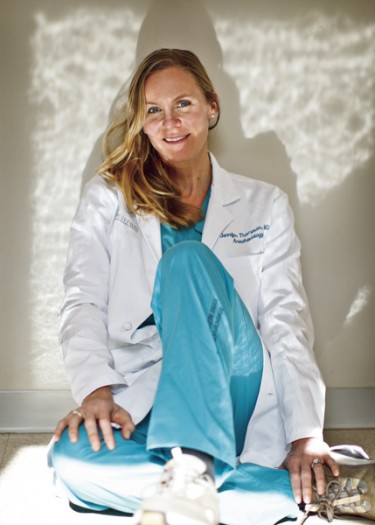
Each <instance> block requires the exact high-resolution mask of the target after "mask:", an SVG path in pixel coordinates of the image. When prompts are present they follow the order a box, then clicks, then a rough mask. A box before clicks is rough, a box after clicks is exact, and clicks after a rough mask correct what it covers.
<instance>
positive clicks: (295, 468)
mask: <svg viewBox="0 0 375 525" xmlns="http://www.w3.org/2000/svg"><path fill="white" fill-rule="evenodd" d="M287 469H288V471H289V476H290V483H291V485H292V490H293V495H294V499H295V502H296V503H297V504H300V503H302V485H301V473H300V468H299V464H294V463H293V462H290V463H288V464H287Z"/></svg>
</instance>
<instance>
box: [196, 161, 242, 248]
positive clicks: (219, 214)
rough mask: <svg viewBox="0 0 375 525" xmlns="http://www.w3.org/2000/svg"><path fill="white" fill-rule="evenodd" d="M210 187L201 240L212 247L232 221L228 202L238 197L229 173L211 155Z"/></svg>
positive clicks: (232, 201) (230, 202)
mask: <svg viewBox="0 0 375 525" xmlns="http://www.w3.org/2000/svg"><path fill="white" fill-rule="evenodd" d="M211 163H212V187H211V197H210V201H209V204H208V209H207V216H206V220H205V225H204V229H203V235H202V242H203V243H204V244H206V245H207V246H208V247H209V248H211V249H213V247H214V245H215V244H216V241H217V240H218V238H219V237H220V234H221V233H222V232H223V231H224V229H225V228H226V227H227V226H228V225H229V224H230V223H231V222H232V221H233V215H232V212H231V206H230V204H232V203H234V202H235V201H237V200H239V199H240V195H239V193H238V191H237V188H236V187H235V186H234V184H233V182H232V180H231V178H230V176H229V174H228V173H227V172H226V171H225V170H224V169H223V168H221V167H220V166H219V165H218V163H217V161H216V159H215V157H214V156H213V155H211Z"/></svg>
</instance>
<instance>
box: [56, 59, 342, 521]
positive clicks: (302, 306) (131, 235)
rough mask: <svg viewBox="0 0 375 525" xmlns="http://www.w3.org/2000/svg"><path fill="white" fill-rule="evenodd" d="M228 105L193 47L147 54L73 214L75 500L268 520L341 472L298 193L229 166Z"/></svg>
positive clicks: (69, 430) (68, 329)
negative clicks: (326, 430)
mask: <svg viewBox="0 0 375 525" xmlns="http://www.w3.org/2000/svg"><path fill="white" fill-rule="evenodd" d="M219 117H220V104H219V100H218V96H217V94H216V92H215V90H214V87H213V86H212V83H211V81H210V79H209V77H208V75H207V73H206V71H205V69H204V67H203V66H202V64H201V63H200V61H199V60H198V58H197V57H196V56H195V55H194V54H193V53H191V52H189V51H184V50H177V49H164V50H158V51H155V52H153V53H151V54H150V55H149V56H147V57H146V58H145V59H144V60H143V62H142V63H141V64H140V66H139V68H138V70H137V72H136V74H135V75H134V78H133V80H132V83H131V85H130V88H129V94H128V98H127V102H126V104H125V105H124V107H123V109H122V110H121V112H120V114H119V115H118V117H117V118H116V120H115V122H114V123H113V125H112V126H111V128H110V129H109V131H108V133H107V137H106V155H107V156H106V160H105V162H104V163H103V165H102V166H101V168H100V170H99V174H98V175H96V176H94V177H93V178H92V180H91V181H90V182H89V183H88V184H87V187H86V190H85V193H84V195H83V198H82V201H81V203H80V205H79V208H78V211H77V214H76V216H75V218H74V221H73V225H72V229H71V236H70V246H69V254H68V260H67V266H66V271H65V277H64V283H65V300H64V303H63V307H62V312H61V332H60V337H61V344H62V349H63V354H64V360H65V366H66V370H67V374H68V377H69V379H70V382H71V388H72V392H73V396H74V398H75V400H76V401H77V403H78V405H79V407H78V408H77V409H75V410H73V411H71V412H70V413H69V414H68V415H67V416H66V417H65V418H64V419H62V420H61V421H60V422H59V423H58V425H57V428H56V433H55V443H54V445H53V447H52V450H51V462H52V465H53V468H54V470H55V473H56V476H57V479H58V481H59V483H60V484H61V485H62V486H63V487H64V490H65V491H66V493H67V494H68V497H69V498H70V501H71V504H72V506H74V508H76V509H77V508H83V509H87V510H92V511H95V510H96V511H105V510H106V509H114V510H117V511H121V512H128V513H135V514H136V518H135V519H136V522H137V523H138V524H141V525H151V524H152V525H158V524H168V525H175V524H178V525H182V524H192V525H193V524H194V525H198V524H202V525H203V524H205V525H217V524H218V523H219V522H222V523H226V524H228V525H231V524H233V525H239V524H242V523H253V522H256V523H267V525H270V524H271V523H275V522H276V521H278V520H280V519H282V518H285V517H286V516H290V517H293V516H296V515H297V511H298V507H297V504H299V503H301V502H305V503H309V502H310V501H311V498H312V483H314V484H316V486H317V490H318V492H319V493H320V494H322V493H323V492H324V488H325V476H324V469H323V465H324V464H325V465H327V466H328V468H329V469H331V470H332V472H333V474H335V475H337V474H338V467H337V465H336V463H335V461H334V460H333V459H332V457H331V455H330V452H329V448H328V446H327V445H326V444H325V443H324V442H323V439H322V425H323V413H324V385H323V382H322V379H321V375H320V372H319V370H318V367H317V364H316V361H315V358H314V355H313V351H312V344H313V335H312V327H311V321H310V315H309V310H308V305H307V302H306V298H305V293H304V290H303V286H302V282H301V274H300V267H299V255H300V244H299V241H298V239H297V237H296V235H295V231H294V228H293V217H292V213H291V210H290V208H289V206H288V201H287V197H286V195H285V194H283V192H282V191H281V190H280V189H278V188H276V187H274V186H270V185H268V184H266V183H263V182H260V181H255V180H252V179H250V178H247V177H243V176H240V175H236V174H232V173H229V172H227V171H225V170H224V169H223V168H221V167H220V166H219V165H218V163H217V161H216V160H215V158H214V157H213V155H212V154H210V153H209V151H208V145H207V141H208V134H209V130H210V129H211V128H213V127H214V126H215V125H216V124H217V123H218V120H219ZM280 466H283V469H280V468H279V467H280ZM288 471H289V472H288ZM160 477H161V481H159V478H160ZM152 485H154V486H155V488H154V490H153V492H152V494H149V490H148V489H149V488H150V486H152ZM146 489H147V490H146ZM270 492H272V494H273V496H272V498H273V501H274V502H275V503H274V504H272V505H270V504H269V503H270V500H269V493H270ZM275 494H276V496H277V498H276V499H275Z"/></svg>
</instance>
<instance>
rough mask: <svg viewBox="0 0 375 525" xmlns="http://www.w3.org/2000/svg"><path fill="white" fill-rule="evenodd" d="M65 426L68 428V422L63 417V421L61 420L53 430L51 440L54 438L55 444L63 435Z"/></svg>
mask: <svg viewBox="0 0 375 525" xmlns="http://www.w3.org/2000/svg"><path fill="white" fill-rule="evenodd" d="M67 426H68V420H67V418H65V417H64V419H61V420H60V421H59V422H58V423H57V425H56V428H55V432H54V434H53V438H54V440H55V442H57V441H58V440H59V439H60V437H61V434H62V433H63V431H64V430H65V429H66V427H67Z"/></svg>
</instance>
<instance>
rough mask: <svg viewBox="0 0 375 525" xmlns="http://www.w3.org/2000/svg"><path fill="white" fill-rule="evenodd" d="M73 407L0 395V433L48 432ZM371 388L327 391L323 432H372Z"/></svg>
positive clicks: (27, 394) (59, 396)
mask: <svg viewBox="0 0 375 525" xmlns="http://www.w3.org/2000/svg"><path fill="white" fill-rule="evenodd" d="M74 406H75V403H74V401H73V399H72V397H71V395H70V392H68V391H65V390H22V391H13V390H6V391H5V390H2V391H0V432H30V433H31V432H52V430H53V429H54V428H55V425H56V422H57V421H58V420H59V419H60V418H62V417H63V416H64V415H65V414H66V413H67V412H68V411H69V410H71V409H72V408H73V407H74ZM374 407H375V388H337V389H336V388H331V389H328V390H327V410H326V419H325V428H327V429H339V428H375V410H374Z"/></svg>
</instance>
